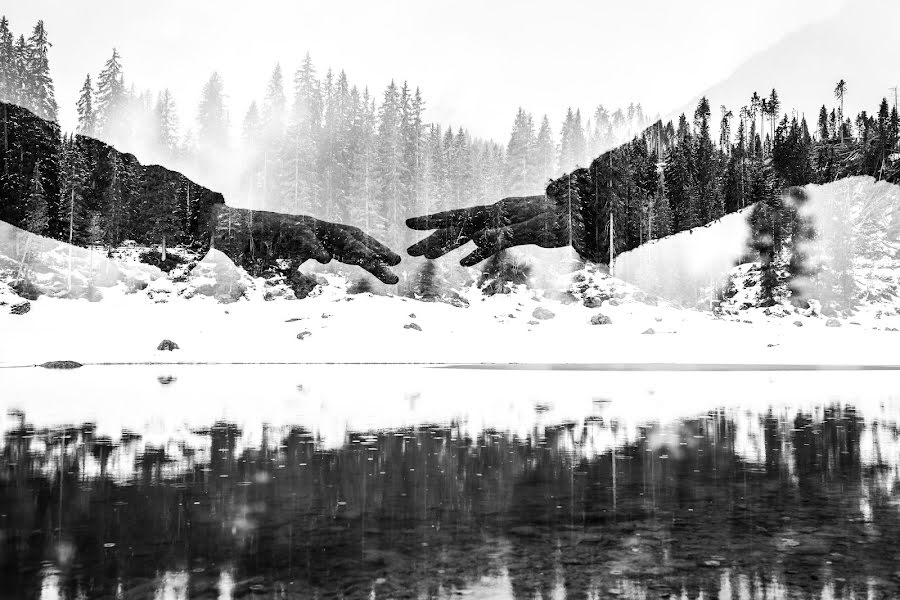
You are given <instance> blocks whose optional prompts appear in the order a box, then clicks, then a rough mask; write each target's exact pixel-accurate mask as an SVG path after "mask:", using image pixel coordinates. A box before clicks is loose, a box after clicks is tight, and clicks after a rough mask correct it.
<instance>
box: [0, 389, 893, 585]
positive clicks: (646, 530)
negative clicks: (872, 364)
mask: <svg viewBox="0 0 900 600" xmlns="http://www.w3.org/2000/svg"><path fill="white" fill-rule="evenodd" d="M17 419H18V425H17V426H16V427H13V428H11V429H8V430H7V432H6V435H5V439H4V440H3V446H2V455H0V465H2V471H0V536H2V537H0V596H3V597H6V596H10V597H26V598H72V599H75V598H93V597H110V598H282V597H298V598H432V597H449V596H453V595H454V594H467V595H471V596H473V597H480V598H516V599H529V600H531V599H533V598H537V597H540V598H545V599H546V598H597V597H609V596H620V597H626V598H659V597H670V596H671V597H687V598H699V597H704V598H710V597H719V598H734V599H738V598H779V597H816V598H818V597H823V598H851V597H854V598H864V597H893V596H896V595H897V594H900V579H898V577H897V576H896V575H895V573H896V572H897V571H898V567H897V561H898V559H900V514H898V500H900V496H898V487H897V479H896V477H897V473H898V464H897V449H898V447H900V443H898V430H897V426H896V422H893V421H888V420H885V418H884V415H872V416H865V418H864V416H863V415H861V414H858V413H857V411H856V410H855V409H854V408H853V407H852V406H847V405H838V404H834V405H826V406H822V407H819V408H818V409H817V410H814V411H809V412H805V411H801V412H796V411H794V412H791V413H788V412H787V411H784V410H781V411H778V410H771V409H770V410H767V411H764V412H763V413H761V414H759V413H753V412H748V411H745V410H739V409H721V410H714V411H711V412H709V413H707V414H705V415H702V416H700V417H697V418H692V419H683V420H678V421H676V422H674V423H669V424H659V423H647V424H646V425H644V426H640V427H639V428H638V430H637V431H636V432H630V433H628V434H627V435H626V434H624V433H623V432H622V431H621V430H620V429H621V427H620V425H619V423H617V422H615V421H609V420H605V419H604V418H603V417H600V416H593V417H590V418H586V419H584V420H582V421H580V422H577V423H576V422H570V423H561V424H558V425H553V426H546V425H540V426H535V427H534V429H533V430H532V431H531V433H529V434H527V435H521V434H519V433H516V434H513V433H508V432H505V431H493V430H487V431H484V432H481V433H480V434H478V435H477V436H474V437H472V436H469V435H468V434H467V433H465V430H464V429H463V428H462V427H460V426H459V425H457V424H446V425H433V426H420V427H407V428H402V429H396V430H382V431H371V432H355V433H350V434H348V437H347V439H346V441H345V443H344V444H343V445H342V446H340V447H338V448H332V447H326V446H324V445H322V444H321V443H320V441H319V440H317V439H316V436H314V435H313V434H311V433H310V432H309V431H308V430H305V429H303V428H301V427H286V428H265V429H264V431H262V432H261V433H260V432H255V433H254V434H253V436H252V437H254V439H259V440H261V441H260V443H258V444H255V445H253V446H247V445H246V444H242V443H241V440H242V439H244V438H246V437H248V432H245V431H242V429H241V428H240V427H239V426H238V425H236V424H233V423H226V422H220V423H215V424H211V425H210V426H209V427H208V428H206V429H203V430H194V431H192V432H191V437H190V440H193V443H189V442H188V441H185V440H180V441H179V442H178V443H163V444H155V443H150V442H149V441H147V440H145V439H142V438H141V436H139V435H137V434H125V435H122V436H121V439H117V440H116V442H115V443H113V442H112V441H111V440H110V439H109V438H106V437H103V436H100V435H98V434H97V432H96V429H95V428H94V426H92V425H90V424H84V425H81V426H75V427H66V428H49V429H36V428H34V427H32V426H31V425H30V424H29V418H28V414H25V413H20V414H18V415H17ZM609 440H612V441H613V442H614V443H612V444H610V443H609ZM625 440H627V441H625Z"/></svg>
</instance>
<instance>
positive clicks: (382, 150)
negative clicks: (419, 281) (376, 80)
mask: <svg viewBox="0 0 900 600" xmlns="http://www.w3.org/2000/svg"><path fill="white" fill-rule="evenodd" d="M402 151H403V149H402V145H401V143H400V92H399V90H398V89H397V84H396V83H394V82H393V81H392V82H391V83H390V85H388V86H387V88H386V89H385V91H384V100H383V101H382V104H381V107H380V109H379V113H378V134H377V153H376V168H375V171H376V177H377V184H376V188H377V189H376V193H375V203H374V207H373V208H374V210H376V211H381V212H382V214H383V215H384V217H385V221H386V223H387V224H390V225H391V226H392V228H391V230H390V231H388V235H387V239H388V240H389V242H388V245H389V246H391V245H397V246H399V244H398V243H397V242H398V241H399V240H398V239H397V237H398V236H397V234H398V231H397V230H396V229H395V228H393V224H395V223H402V222H403V214H402V207H401V204H400V199H401V198H402V197H403V195H404V193H403V189H402V181H403V178H402V170H403V153H402ZM376 231H377V230H376ZM376 237H378V235H377V234H376Z"/></svg>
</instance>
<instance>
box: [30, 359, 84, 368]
mask: <svg viewBox="0 0 900 600" xmlns="http://www.w3.org/2000/svg"><path fill="white" fill-rule="evenodd" d="M38 366H39V367H44V368H45V369H77V368H79V367H83V366H84V365H82V364H81V363H80V362H75V361H74V360H51V361H49V362H45V363H43V364H41V365H38Z"/></svg>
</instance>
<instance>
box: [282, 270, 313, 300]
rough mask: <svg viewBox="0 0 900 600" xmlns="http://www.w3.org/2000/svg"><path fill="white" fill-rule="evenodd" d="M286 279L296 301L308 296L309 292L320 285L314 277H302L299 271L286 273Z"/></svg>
mask: <svg viewBox="0 0 900 600" xmlns="http://www.w3.org/2000/svg"><path fill="white" fill-rule="evenodd" d="M286 279H287V283H288V285H289V286H290V287H291V289H292V290H294V296H296V297H297V299H298V300H303V299H304V298H306V297H307V296H309V294H310V292H312V291H313V290H314V289H316V286H317V285H320V284H321V282H320V281H319V280H318V279H316V278H315V277H310V276H309V275H304V274H303V273H301V272H300V271H291V272H289V273H287V274H286Z"/></svg>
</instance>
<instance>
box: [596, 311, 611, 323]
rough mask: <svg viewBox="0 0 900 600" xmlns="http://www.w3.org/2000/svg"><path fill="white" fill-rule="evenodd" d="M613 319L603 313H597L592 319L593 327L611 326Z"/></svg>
mask: <svg viewBox="0 0 900 600" xmlns="http://www.w3.org/2000/svg"><path fill="white" fill-rule="evenodd" d="M611 324H612V319H610V318H609V317H607V316H606V315H604V314H602V313H597V314H596V315H594V316H593V317H591V325H611Z"/></svg>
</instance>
